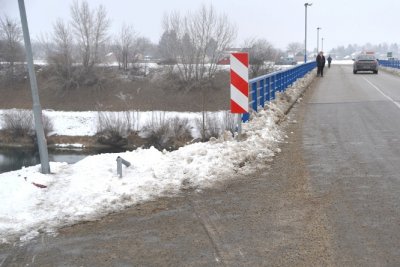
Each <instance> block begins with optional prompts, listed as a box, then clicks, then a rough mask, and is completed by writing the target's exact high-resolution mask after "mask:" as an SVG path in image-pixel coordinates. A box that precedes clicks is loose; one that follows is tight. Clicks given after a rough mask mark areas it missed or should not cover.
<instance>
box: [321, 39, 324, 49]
mask: <svg viewBox="0 0 400 267" xmlns="http://www.w3.org/2000/svg"><path fill="white" fill-rule="evenodd" d="M321 50H322V51H324V38H322V48H321Z"/></svg>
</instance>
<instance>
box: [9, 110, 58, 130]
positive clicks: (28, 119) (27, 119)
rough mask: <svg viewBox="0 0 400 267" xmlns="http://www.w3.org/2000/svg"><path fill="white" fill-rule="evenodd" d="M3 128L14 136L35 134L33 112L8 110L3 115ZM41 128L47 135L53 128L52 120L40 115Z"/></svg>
mask: <svg viewBox="0 0 400 267" xmlns="http://www.w3.org/2000/svg"><path fill="white" fill-rule="evenodd" d="M3 117H4V119H3V129H4V130H5V131H7V132H9V133H11V134H12V135H13V136H14V137H27V136H34V135H35V126H34V118H33V113H32V111H30V110H10V111H7V112H5V113H4V115H3ZM42 123H43V130H44V133H45V135H46V136H47V135H48V134H49V133H50V132H52V131H53V130H54V127H53V122H52V121H51V120H50V118H49V117H47V116H45V115H42Z"/></svg>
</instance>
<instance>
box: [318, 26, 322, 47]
mask: <svg viewBox="0 0 400 267" xmlns="http://www.w3.org/2000/svg"><path fill="white" fill-rule="evenodd" d="M319 30H322V28H321V27H317V54H318V52H319Z"/></svg>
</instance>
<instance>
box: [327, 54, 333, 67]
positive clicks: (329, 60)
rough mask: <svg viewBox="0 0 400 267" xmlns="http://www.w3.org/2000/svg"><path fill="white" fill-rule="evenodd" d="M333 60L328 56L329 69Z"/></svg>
mask: <svg viewBox="0 0 400 267" xmlns="http://www.w3.org/2000/svg"><path fill="white" fill-rule="evenodd" d="M331 62H332V58H331V55H329V56H328V68H330V67H331Z"/></svg>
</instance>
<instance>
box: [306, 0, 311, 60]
mask: <svg viewBox="0 0 400 267" xmlns="http://www.w3.org/2000/svg"><path fill="white" fill-rule="evenodd" d="M311 5H312V3H305V4H304V8H305V12H306V13H305V33H304V63H306V62H307V7H308V6H311Z"/></svg>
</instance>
